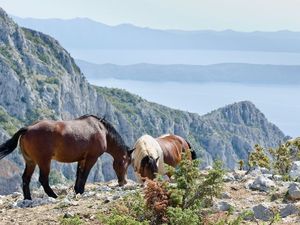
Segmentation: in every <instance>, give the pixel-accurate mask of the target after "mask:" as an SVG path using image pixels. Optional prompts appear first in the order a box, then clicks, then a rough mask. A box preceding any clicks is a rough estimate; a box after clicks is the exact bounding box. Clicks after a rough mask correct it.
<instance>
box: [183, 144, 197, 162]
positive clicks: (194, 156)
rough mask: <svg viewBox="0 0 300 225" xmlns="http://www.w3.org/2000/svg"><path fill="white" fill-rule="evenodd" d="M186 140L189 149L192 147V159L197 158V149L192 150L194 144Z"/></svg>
mask: <svg viewBox="0 0 300 225" xmlns="http://www.w3.org/2000/svg"><path fill="white" fill-rule="evenodd" d="M185 142H186V143H187V144H188V146H189V149H190V152H191V155H192V160H194V159H197V154H196V152H195V150H192V146H191V144H190V142H188V141H187V140H185Z"/></svg>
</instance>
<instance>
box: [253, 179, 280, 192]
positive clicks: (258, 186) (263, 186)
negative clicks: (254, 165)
mask: <svg viewBox="0 0 300 225" xmlns="http://www.w3.org/2000/svg"><path fill="white" fill-rule="evenodd" d="M275 186H276V185H275V183H274V181H272V180H270V179H269V178H267V177H265V176H262V175H261V176H258V177H257V178H256V179H255V180H254V182H253V183H252V184H250V185H249V187H250V189H252V190H259V191H265V192H268V191H269V190H270V189H271V188H274V187H275Z"/></svg>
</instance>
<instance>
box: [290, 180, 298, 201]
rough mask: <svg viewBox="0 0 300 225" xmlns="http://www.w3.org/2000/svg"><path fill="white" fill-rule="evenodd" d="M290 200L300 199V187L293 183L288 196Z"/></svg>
mask: <svg viewBox="0 0 300 225" xmlns="http://www.w3.org/2000/svg"><path fill="white" fill-rule="evenodd" d="M287 197H288V198H289V199H290V200H299V199H300V187H299V185H298V184H297V183H291V184H290V185H289V187H288V196H287Z"/></svg>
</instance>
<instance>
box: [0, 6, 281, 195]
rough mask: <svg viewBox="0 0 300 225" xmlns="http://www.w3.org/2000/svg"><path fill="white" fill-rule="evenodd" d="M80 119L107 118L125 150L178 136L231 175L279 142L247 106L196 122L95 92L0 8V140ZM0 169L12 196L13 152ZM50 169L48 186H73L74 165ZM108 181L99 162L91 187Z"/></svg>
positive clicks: (49, 44) (66, 58) (43, 40)
mask: <svg viewBox="0 0 300 225" xmlns="http://www.w3.org/2000/svg"><path fill="white" fill-rule="evenodd" d="M195 104H201V103H197V102H195ZM83 114H96V115H98V116H105V117H106V119H108V120H110V121H111V122H112V123H113V124H114V126H115V127H116V128H117V129H118V131H119V132H120V134H121V135H122V137H123V138H124V139H125V141H126V143H127V144H128V145H133V143H134V141H135V140H136V139H137V138H138V137H139V136H140V135H142V134H144V133H149V134H151V135H154V136H158V135H161V134H164V133H176V134H179V135H182V136H184V137H186V138H187V139H188V140H189V141H190V142H191V143H192V145H193V147H194V148H195V149H196V150H197V151H198V154H199V155H201V156H202V157H203V165H205V164H209V163H211V161H212V160H213V159H216V158H220V159H222V160H223V161H224V162H225V164H226V165H227V166H228V167H229V168H233V167H235V164H236V160H237V159H238V158H245V157H246V155H247V153H248V152H249V151H250V149H251V147H252V146H253V144H254V143H260V144H261V145H263V146H266V147H267V146H274V145H276V144H278V142H279V141H281V140H283V139H284V138H285V136H284V134H283V133H282V132H281V131H280V130H279V129H278V128H277V127H275V126H274V125H272V124H270V123H269V122H268V121H267V119H266V118H265V117H264V115H263V114H262V113H261V112H259V110H258V109H256V108H255V106H254V105H253V104H252V103H250V102H240V103H236V104H233V105H230V106H227V107H225V108H222V109H219V110H216V111H214V112H212V113H210V114H208V115H205V116H199V115H197V114H193V113H188V112H183V111H179V110H173V109H170V108H167V107H164V106H161V105H158V104H155V103H150V102H147V101H146V100H144V99H142V98H140V97H138V96H136V95H132V94H130V93H128V92H126V91H123V90H118V89H107V88H100V87H94V86H92V85H90V84H89V83H88V82H87V81H86V79H85V77H84V75H83V74H82V73H81V71H80V69H79V68H78V66H77V65H76V64H75V63H74V60H73V58H72V57H71V56H70V54H69V53H68V52H67V51H66V50H65V49H64V48H62V47H61V46H60V44H59V43H58V42H57V41H56V40H55V39H53V38H51V37H50V36H47V35H45V34H42V33H40V32H37V31H33V30H30V29H25V28H20V27H19V26H18V25H17V24H15V23H14V22H13V21H12V20H11V19H10V18H9V17H8V16H7V14H6V13H5V12H4V11H3V10H2V9H1V8H0V141H1V142H2V141H4V140H5V139H7V138H8V137H9V136H10V135H11V134H13V133H14V132H15V131H16V130H17V129H18V128H20V127H21V126H25V125H28V124H31V123H32V122H33V121H36V120H39V119H42V118H48V119H71V118H76V117H78V116H80V115H83ZM0 166H1V167H0V194H6V193H10V192H13V191H15V190H18V189H19V187H20V182H21V179H20V175H21V173H22V170H23V167H24V163H23V160H22V157H21V156H20V154H19V152H18V151H15V152H14V153H13V154H11V155H10V156H8V157H7V158H6V159H4V160H2V161H1V162H0ZM52 166H53V167H54V169H56V170H55V171H57V172H58V173H54V174H52V178H53V179H54V180H57V179H58V178H59V177H60V179H67V180H73V179H74V171H75V165H74V164H70V165H66V164H65V165H62V164H59V163H56V162H54V163H53V165H52ZM35 177H36V175H35ZM112 177H114V172H113V170H112V167H111V163H110V158H109V156H107V155H105V156H103V157H101V159H99V160H98V163H97V164H96V165H95V167H94V168H93V170H92V172H91V174H90V176H89V180H90V181H102V180H104V179H105V180H108V179H111V178H112ZM35 179H36V178H35ZM4 183H6V184H5V185H1V184H4Z"/></svg>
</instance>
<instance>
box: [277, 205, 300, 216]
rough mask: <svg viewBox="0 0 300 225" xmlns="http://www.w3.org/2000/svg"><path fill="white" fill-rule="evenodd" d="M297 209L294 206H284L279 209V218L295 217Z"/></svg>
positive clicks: (297, 212)
mask: <svg viewBox="0 0 300 225" xmlns="http://www.w3.org/2000/svg"><path fill="white" fill-rule="evenodd" d="M299 212H300V211H299V208H298V207H297V206H296V205H295V204H292V203H290V204H287V205H284V206H283V207H282V208H281V209H280V216H281V217H282V218H284V217H287V216H290V215H295V214H297V215H298V214H299Z"/></svg>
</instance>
